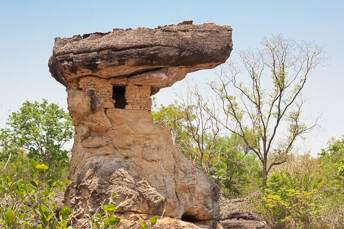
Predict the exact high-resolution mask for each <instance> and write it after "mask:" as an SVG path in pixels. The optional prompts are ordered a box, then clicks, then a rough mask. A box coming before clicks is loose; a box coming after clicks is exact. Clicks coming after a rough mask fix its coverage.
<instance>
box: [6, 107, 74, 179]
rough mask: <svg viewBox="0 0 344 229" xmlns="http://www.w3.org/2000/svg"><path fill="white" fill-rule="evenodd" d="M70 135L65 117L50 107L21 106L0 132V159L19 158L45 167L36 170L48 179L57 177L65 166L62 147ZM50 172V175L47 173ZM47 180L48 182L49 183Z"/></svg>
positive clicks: (68, 119) (70, 127)
mask: <svg viewBox="0 0 344 229" xmlns="http://www.w3.org/2000/svg"><path fill="white" fill-rule="evenodd" d="M72 135H73V129H72V122H71V118H70V116H69V114H68V113H67V112H65V111H64V110H63V109H62V108H60V107H59V106H57V105H56V104H54V103H49V102H48V101H46V100H43V101H42V102H29V101H26V102H24V103H23V105H22V106H21V108H20V109H19V111H17V112H13V113H12V114H11V115H10V116H9V118H8V121H7V127H6V128H4V129H0V159H2V160H10V159H14V158H15V157H17V156H20V155H22V154H27V155H28V156H29V157H30V158H31V159H34V160H35V161H37V162H41V163H43V164H46V166H47V167H44V166H43V167H40V166H41V165H43V164H37V166H38V169H39V170H42V171H43V170H47V169H48V167H49V168H51V170H48V173H46V174H48V176H51V177H60V176H62V175H63V173H64V172H65V169H62V170H59V169H58V168H65V167H66V166H67V164H68V156H67V154H68V151H67V150H65V149H63V148H62V147H63V145H64V144H65V143H66V142H68V141H69V140H70V139H71V138H72ZM50 171H54V172H53V173H51V172H50ZM50 180H51V179H50Z"/></svg>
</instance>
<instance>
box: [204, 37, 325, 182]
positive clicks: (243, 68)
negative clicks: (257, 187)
mask: <svg viewBox="0 0 344 229" xmlns="http://www.w3.org/2000/svg"><path fill="white" fill-rule="evenodd" d="M321 54H322V52H321V50H320V49H319V48H318V47H317V46H316V45H314V44H310V43H304V42H303V43H297V42H294V41H291V40H287V39H285V38H283V37H282V36H275V37H272V38H270V39H265V40H264V41H263V43H262V49H260V50H258V51H255V52H253V51H248V52H241V53H240V54H239V57H240V58H239V59H240V64H237V65H233V64H229V67H228V69H227V70H224V69H222V70H221V71H220V80H219V82H214V83H212V84H211V88H212V90H213V92H215V94H216V96H217V101H218V103H219V104H218V105H219V111H218V112H216V113H215V112H213V111H211V110H208V113H209V114H210V115H211V116H212V118H214V119H216V120H217V122H218V123H219V124H220V125H221V126H222V127H223V128H224V129H226V130H227V131H229V132H230V133H233V134H236V135H238V136H240V137H241V138H242V140H243V142H244V143H245V145H246V147H247V149H248V150H249V151H250V152H253V153H254V154H256V156H257V157H258V159H259V161H260V162H261V164H262V179H263V184H264V185H265V184H266V180H267V176H268V174H269V172H270V171H271V169H272V168H273V167H274V166H276V165H280V164H283V163H284V162H286V159H287V156H288V154H289V153H290V152H291V151H292V150H293V147H294V145H295V141H296V140H297V139H298V138H299V137H300V136H302V135H303V134H305V133H306V132H308V131H309V130H310V129H311V128H312V127H314V125H311V126H306V125H305V124H304V123H303V122H302V121H301V113H302V108H303V104H304V103H303V101H302V96H301V92H302V91H303V89H304V87H305V84H306V82H307V81H308V78H309V76H310V73H311V72H312V70H314V68H316V67H317V66H318V65H319V62H320V58H321ZM245 76H246V77H245ZM238 78H240V79H242V80H241V81H239V80H238ZM244 82H245V83H244ZM263 85H264V87H263ZM220 111H221V112H220ZM283 135H284V136H283Z"/></svg>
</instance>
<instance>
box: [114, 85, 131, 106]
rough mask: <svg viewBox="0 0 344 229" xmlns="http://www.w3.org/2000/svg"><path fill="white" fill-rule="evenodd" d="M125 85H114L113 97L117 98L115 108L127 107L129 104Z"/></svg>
mask: <svg viewBox="0 0 344 229" xmlns="http://www.w3.org/2000/svg"><path fill="white" fill-rule="evenodd" d="M125 91H126V87H125V86H119V85H115V86H113V87H112V99H114V100H115V108H119V109H125V106H126V105H127V104H128V103H127V100H126V98H125Z"/></svg>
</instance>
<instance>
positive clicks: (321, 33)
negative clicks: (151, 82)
mask: <svg viewBox="0 0 344 229" xmlns="http://www.w3.org/2000/svg"><path fill="white" fill-rule="evenodd" d="M343 12H344V1H340V0H338V1H320V0H313V1H311V0H308V1H302V0H288V1H277V0H275V1H272V0H271V1H264V0H260V1H248V0H247V1H244V0H242V1H239V0H238V1H229V0H227V1H220V0H218V1H216V0H213V1H206V0H194V1H191V0H190V1H187V0H184V1H178V0H174V1H172V0H170V1H158V0H156V1H153V0H151V1H142V0H137V1H133V0H132V1H130V0H126V1H120V0H119V1H114V0H112V1H101V0H99V1H87V0H83V1H71V0H68V1H67V0H59V1H48V0H45V1H39V0H36V1H19V0H18V1H15V0H11V1H7V0H1V1H0V69H1V71H0V127H3V126H4V123H5V120H6V118H7V116H8V114H9V112H11V111H15V110H16V109H18V107H19V106H20V104H21V103H22V102H23V101H25V100H36V99H40V98H47V99H48V100H50V101H53V102H56V103H58V104H59V105H61V106H64V107H66V92H65V89H64V88H63V87H62V86H61V85H59V84H58V83H57V82H55V81H54V80H53V79H52V78H51V77H50V74H49V71H48V67H47V62H48V58H49V56H50V55H51V52H52V45H53V39H54V37H57V36H61V37H68V36H71V35H73V34H79V33H89V32H94V31H103V32H106V31H110V30H112V28H114V27H121V28H126V27H155V26H157V25H161V24H173V23H177V22H180V21H183V20H194V22H195V23H204V22H215V23H217V24H226V25H231V26H232V27H233V41H234V50H235V51H237V50H245V49H250V48H257V47H258V46H259V44H260V42H261V40H262V39H263V38H264V37H267V36H270V35H273V34H283V35H284V36H285V37H287V38H290V39H294V40H297V41H301V40H306V41H314V42H316V43H317V44H318V45H320V46H321V47H322V48H323V49H324V50H325V51H326V56H327V60H326V62H324V64H323V65H322V66H321V67H320V68H318V70H317V71H316V72H314V74H313V77H312V79H311V80H310V81H309V84H308V85H307V86H306V89H305V93H304V97H305V99H306V107H305V119H306V120H314V119H315V118H317V117H320V119H319V125H320V127H318V128H316V129H315V130H313V132H312V134H310V135H309V136H308V137H307V139H306V140H305V141H303V142H300V146H299V147H300V150H301V151H303V152H305V151H312V154H314V155H315V154H316V153H317V152H318V151H319V149H321V148H323V147H324V146H325V145H326V143H327V142H328V140H329V139H330V138H331V137H339V136H341V135H343V134H344V74H343V70H342V68H343V67H344V58H343V56H342V55H343V54H344V44H343V41H344V26H343V24H344V13H343ZM214 77H216V75H215V74H214V72H213V71H212V70H207V71H201V72H196V73H193V74H190V75H189V76H188V79H191V80H192V81H194V82H197V83H199V84H201V85H204V84H205V83H206V82H207V81H209V80H211V79H214ZM185 86H186V82H185V81H182V82H179V83H177V84H176V85H175V86H174V87H172V88H169V89H164V90H162V91H161V92H160V93H159V95H158V97H157V99H158V101H159V102H161V103H164V104H168V103H171V102H172V101H173V99H174V95H175V94H180V93H181V92H183V91H184V90H185Z"/></svg>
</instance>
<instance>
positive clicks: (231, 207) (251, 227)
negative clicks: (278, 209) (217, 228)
mask: <svg viewBox="0 0 344 229" xmlns="http://www.w3.org/2000/svg"><path fill="white" fill-rule="evenodd" d="M249 205H250V204H249V203H247V200H246V199H243V198H239V199H231V200H230V199H226V198H223V197H221V198H220V200H219V207H220V217H219V224H220V225H221V226H222V227H223V229H268V228H270V227H269V226H268V225H267V223H266V222H265V221H264V220H263V219H262V218H261V217H260V216H259V215H258V214H255V213H253V212H252V209H250V207H249Z"/></svg>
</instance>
